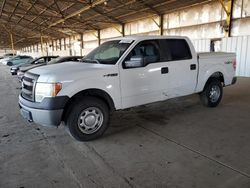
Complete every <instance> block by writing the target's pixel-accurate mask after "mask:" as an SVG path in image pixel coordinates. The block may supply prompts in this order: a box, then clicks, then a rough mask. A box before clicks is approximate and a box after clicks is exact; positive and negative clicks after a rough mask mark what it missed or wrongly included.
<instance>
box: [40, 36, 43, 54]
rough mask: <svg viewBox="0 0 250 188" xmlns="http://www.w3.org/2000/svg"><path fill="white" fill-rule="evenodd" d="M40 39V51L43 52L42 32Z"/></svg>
mask: <svg viewBox="0 0 250 188" xmlns="http://www.w3.org/2000/svg"><path fill="white" fill-rule="evenodd" d="M40 40H41V51H42V53H43V36H42V34H41V36H40Z"/></svg>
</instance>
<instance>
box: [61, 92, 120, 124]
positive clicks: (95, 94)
mask: <svg viewBox="0 0 250 188" xmlns="http://www.w3.org/2000/svg"><path fill="white" fill-rule="evenodd" d="M84 96H92V97H97V98H99V99H101V100H103V101H104V102H105V103H106V104H107V105H108V107H109V110H110V111H114V110H115V105H114V101H113V100H112V98H111V97H110V95H109V94H108V93H107V92H105V91H103V90H100V89H87V90H83V91H80V92H78V93H76V94H75V95H74V96H72V97H71V98H70V99H69V100H68V102H67V104H66V105H65V108H64V111H63V115H62V120H63V121H64V118H65V117H67V114H68V112H69V111H70V109H71V107H72V106H71V104H72V103H73V102H75V101H76V99H79V98H82V97H84Z"/></svg>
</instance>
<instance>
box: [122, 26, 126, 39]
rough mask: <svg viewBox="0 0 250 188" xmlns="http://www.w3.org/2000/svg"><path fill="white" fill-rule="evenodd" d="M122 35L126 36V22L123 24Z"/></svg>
mask: <svg viewBox="0 0 250 188" xmlns="http://www.w3.org/2000/svg"><path fill="white" fill-rule="evenodd" d="M122 36H123V37H125V24H122Z"/></svg>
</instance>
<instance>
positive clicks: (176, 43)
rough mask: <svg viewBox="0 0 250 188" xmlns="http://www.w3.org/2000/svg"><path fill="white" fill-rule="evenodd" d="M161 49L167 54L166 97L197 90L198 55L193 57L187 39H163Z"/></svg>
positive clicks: (183, 94) (187, 93) (182, 94)
mask: <svg viewBox="0 0 250 188" xmlns="http://www.w3.org/2000/svg"><path fill="white" fill-rule="evenodd" d="M161 49H162V50H163V51H164V52H165V53H164V54H165V55H166V56H167V57H166V59H167V63H166V65H167V67H168V71H169V72H168V77H167V80H166V82H167V85H166V86H167V88H166V90H165V92H164V93H165V94H166V98H173V97H178V96H185V95H189V94H192V93H193V92H194V91H195V87H196V83H197V74H198V64H197V57H193V56H192V53H191V49H190V47H189V44H188V42H187V41H186V40H185V39H163V40H161Z"/></svg>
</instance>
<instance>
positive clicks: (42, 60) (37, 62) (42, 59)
mask: <svg viewBox="0 0 250 188" xmlns="http://www.w3.org/2000/svg"><path fill="white" fill-rule="evenodd" d="M40 63H44V58H41V59H38V60H37V61H36V62H35V64H40Z"/></svg>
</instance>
